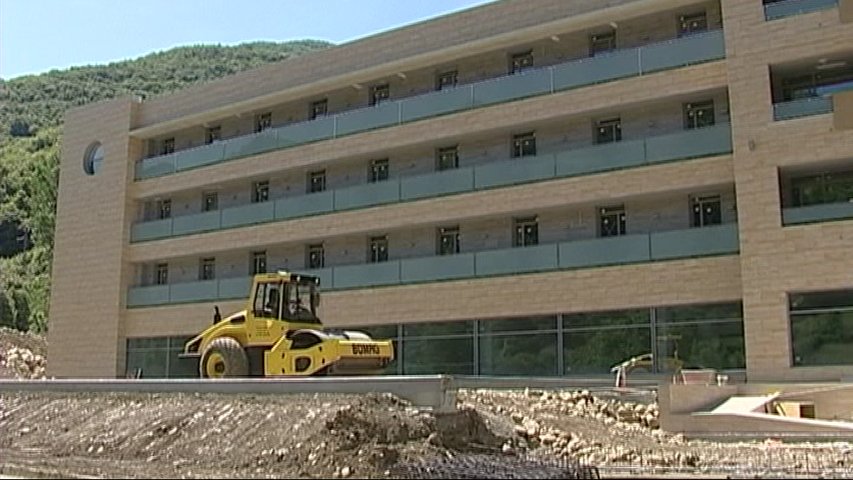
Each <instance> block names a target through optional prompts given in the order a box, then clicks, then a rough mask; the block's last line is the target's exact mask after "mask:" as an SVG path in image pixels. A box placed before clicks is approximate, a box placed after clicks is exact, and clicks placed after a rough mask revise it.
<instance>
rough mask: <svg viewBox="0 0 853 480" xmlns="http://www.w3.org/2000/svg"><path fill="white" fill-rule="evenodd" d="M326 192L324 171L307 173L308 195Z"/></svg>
mask: <svg viewBox="0 0 853 480" xmlns="http://www.w3.org/2000/svg"><path fill="white" fill-rule="evenodd" d="M324 190H326V171H325V170H318V171H316V172H310V173H308V193H317V192H322V191H324Z"/></svg>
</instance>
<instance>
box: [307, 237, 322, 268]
mask: <svg viewBox="0 0 853 480" xmlns="http://www.w3.org/2000/svg"><path fill="white" fill-rule="evenodd" d="M315 253H319V259H320V261H319V262H318V263H316V264H315V263H314V262H313V260H312V258H313V254H315ZM305 268H307V269H308V270H319V269H321V268H326V246H325V245H324V244H322V243H314V244H310V245H307V246H306V247H305Z"/></svg>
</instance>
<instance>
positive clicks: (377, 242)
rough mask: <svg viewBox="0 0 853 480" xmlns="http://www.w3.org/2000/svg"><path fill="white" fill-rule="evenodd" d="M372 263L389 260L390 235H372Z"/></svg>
mask: <svg viewBox="0 0 853 480" xmlns="http://www.w3.org/2000/svg"><path fill="white" fill-rule="evenodd" d="M369 254H370V263H379V262H387V261H388V237H386V236H384V235H383V236H381V237H370V252H369Z"/></svg>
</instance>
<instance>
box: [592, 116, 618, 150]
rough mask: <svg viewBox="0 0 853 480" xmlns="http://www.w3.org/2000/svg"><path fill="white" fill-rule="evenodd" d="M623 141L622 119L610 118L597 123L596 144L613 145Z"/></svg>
mask: <svg viewBox="0 0 853 480" xmlns="http://www.w3.org/2000/svg"><path fill="white" fill-rule="evenodd" d="M620 140H622V119H621V118H618V117H617V118H608V119H606V120H599V121H597V122H595V143H596V144H601V143H611V142H618V141H620Z"/></svg>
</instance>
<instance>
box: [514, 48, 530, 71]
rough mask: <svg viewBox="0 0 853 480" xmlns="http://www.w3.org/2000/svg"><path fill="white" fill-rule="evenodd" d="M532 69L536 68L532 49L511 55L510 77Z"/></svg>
mask: <svg viewBox="0 0 853 480" xmlns="http://www.w3.org/2000/svg"><path fill="white" fill-rule="evenodd" d="M532 68H535V63H534V58H533V49H532V48H531V49H528V50H525V51H522V52H516V53H511V54H510V55H509V74H510V75H515V74H517V73H521V72H524V71H526V70H530V69H532Z"/></svg>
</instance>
